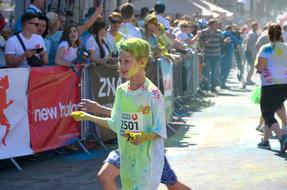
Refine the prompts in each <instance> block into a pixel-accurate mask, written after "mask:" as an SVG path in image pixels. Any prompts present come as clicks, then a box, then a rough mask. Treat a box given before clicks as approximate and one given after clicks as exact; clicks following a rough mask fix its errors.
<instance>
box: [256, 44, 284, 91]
mask: <svg viewBox="0 0 287 190" xmlns="http://www.w3.org/2000/svg"><path fill="white" fill-rule="evenodd" d="M258 58H264V59H265V61H264V63H263V64H266V69H265V70H264V71H262V72H261V74H260V75H261V85H262V86H267V85H274V84H287V44H285V43H283V42H276V43H272V44H271V43H269V44H266V45H264V46H262V47H261V49H260V51H259V53H258V56H257V59H256V64H257V63H258Z"/></svg>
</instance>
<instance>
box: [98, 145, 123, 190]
mask: <svg viewBox="0 0 287 190" xmlns="http://www.w3.org/2000/svg"><path fill="white" fill-rule="evenodd" d="M104 162H105V163H104V165H103V166H102V168H101V169H100V171H99V173H98V179H99V181H100V183H101V185H102V186H103V189H104V190H118V189H119V188H118V187H117V185H116V182H115V180H116V178H117V177H118V176H119V175H120V154H119V151H118V150H113V151H111V152H110V154H109V155H108V157H107V159H106V160H105V161H104Z"/></svg>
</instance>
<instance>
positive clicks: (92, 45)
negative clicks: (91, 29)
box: [86, 36, 110, 59]
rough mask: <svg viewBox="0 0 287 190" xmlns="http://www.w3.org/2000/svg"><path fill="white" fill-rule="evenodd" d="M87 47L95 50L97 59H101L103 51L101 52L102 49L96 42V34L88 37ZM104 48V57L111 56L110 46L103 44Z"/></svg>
mask: <svg viewBox="0 0 287 190" xmlns="http://www.w3.org/2000/svg"><path fill="white" fill-rule="evenodd" d="M86 49H87V50H88V51H89V50H93V51H95V58H96V59H101V53H100V49H99V46H98V44H97V42H96V39H95V37H94V36H91V37H89V38H88V41H87V43H86ZM103 49H104V51H105V57H104V58H109V56H110V51H109V50H108V48H107V47H106V45H105V44H103Z"/></svg>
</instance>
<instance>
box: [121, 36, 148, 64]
mask: <svg viewBox="0 0 287 190" xmlns="http://www.w3.org/2000/svg"><path fill="white" fill-rule="evenodd" d="M120 51H126V52H128V53H130V54H132V55H133V56H134V57H135V58H136V59H137V60H140V59H143V58H146V59H148V58H149V55H150V48H149V44H148V43H147V42H146V41H145V40H142V39H140V38H130V39H127V40H125V41H123V42H122V43H121V45H120Z"/></svg>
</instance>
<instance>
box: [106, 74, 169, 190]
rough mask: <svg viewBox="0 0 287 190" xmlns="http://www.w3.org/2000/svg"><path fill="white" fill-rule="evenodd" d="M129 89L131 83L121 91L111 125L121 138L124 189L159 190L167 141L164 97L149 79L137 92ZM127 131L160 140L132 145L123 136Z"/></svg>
mask: <svg viewBox="0 0 287 190" xmlns="http://www.w3.org/2000/svg"><path fill="white" fill-rule="evenodd" d="M128 86H129V81H128V82H126V83H124V84H122V85H120V86H119V87H118V89H117V92H116V99H115V102H114V106H113V109H112V116H111V119H110V120H109V121H108V124H109V126H110V127H111V129H112V130H113V131H115V132H116V133H117V137H118V145H119V150H120V155H121V163H120V164H121V170H120V176H121V182H122V189H124V190H156V189H157V187H158V185H159V184H160V179H161V175H162V170H163V163H164V139H166V123H165V105H164V99H163V95H162V94H161V92H160V91H159V89H158V88H157V87H156V86H155V85H154V84H153V83H152V82H151V81H150V80H148V79H147V78H146V81H145V83H144V85H143V86H142V87H140V88H139V89H137V90H135V91H131V90H129V88H128ZM125 131H133V132H144V133H155V134H157V135H159V136H160V138H157V139H155V140H153V141H146V142H144V143H142V144H140V145H133V144H131V143H130V142H129V141H127V138H126V137H124V136H122V134H123V133H124V132H125Z"/></svg>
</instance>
